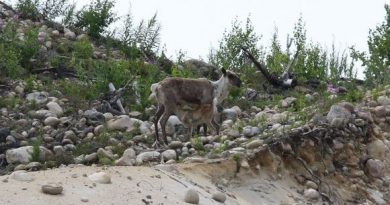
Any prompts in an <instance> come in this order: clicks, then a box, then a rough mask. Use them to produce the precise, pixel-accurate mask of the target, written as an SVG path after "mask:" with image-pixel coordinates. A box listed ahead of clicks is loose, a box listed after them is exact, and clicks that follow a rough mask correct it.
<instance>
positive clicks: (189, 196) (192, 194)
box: [184, 189, 199, 204]
mask: <svg viewBox="0 0 390 205" xmlns="http://www.w3.org/2000/svg"><path fill="white" fill-rule="evenodd" d="M184 202H186V203H189V204H199V194H198V192H197V191H196V190H194V189H189V190H187V192H186V193H185V195H184Z"/></svg>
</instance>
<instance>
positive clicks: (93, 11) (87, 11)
mask: <svg viewBox="0 0 390 205" xmlns="http://www.w3.org/2000/svg"><path fill="white" fill-rule="evenodd" d="M113 8H114V1H113V0H93V1H92V2H91V4H90V5H89V6H88V8H87V7H84V8H83V9H81V11H78V12H77V14H76V22H75V26H76V27H78V28H81V29H83V30H85V31H86V32H87V33H88V35H89V36H90V37H92V38H94V39H99V38H100V37H101V34H102V33H103V31H104V30H105V29H106V28H107V27H108V26H109V25H110V24H112V23H113V22H115V21H116V19H117V18H116V15H115V13H114V12H113V10H112V9H113Z"/></svg>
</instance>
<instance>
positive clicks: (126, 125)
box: [107, 115, 142, 132]
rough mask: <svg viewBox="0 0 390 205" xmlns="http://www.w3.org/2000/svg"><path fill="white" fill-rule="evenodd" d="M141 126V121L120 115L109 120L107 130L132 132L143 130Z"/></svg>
mask: <svg viewBox="0 0 390 205" xmlns="http://www.w3.org/2000/svg"><path fill="white" fill-rule="evenodd" d="M141 124H142V121H141V120H138V119H135V118H130V117H129V116H127V115H120V116H117V117H114V118H113V119H111V120H109V121H108V122H107V128H108V129H109V130H121V131H127V132H131V131H133V130H134V129H135V128H139V129H141Z"/></svg>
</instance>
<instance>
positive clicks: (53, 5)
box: [16, 0, 68, 21]
mask: <svg viewBox="0 0 390 205" xmlns="http://www.w3.org/2000/svg"><path fill="white" fill-rule="evenodd" d="M67 5H68V0H45V1H41V0H18V2H17V5H16V7H17V10H18V11H19V12H20V15H21V17H22V18H24V19H31V20H33V21H38V20H41V19H43V18H44V19H50V20H54V19H55V18H56V17H58V16H60V15H63V14H64V10H66V8H67Z"/></svg>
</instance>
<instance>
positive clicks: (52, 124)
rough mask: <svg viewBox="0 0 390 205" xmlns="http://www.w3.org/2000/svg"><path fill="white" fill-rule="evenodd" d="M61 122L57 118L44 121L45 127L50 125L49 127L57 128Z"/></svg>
mask: <svg viewBox="0 0 390 205" xmlns="http://www.w3.org/2000/svg"><path fill="white" fill-rule="evenodd" d="M60 122H61V121H60V120H59V119H58V118H57V117H48V118H46V119H45V121H43V123H44V124H45V125H48V126H52V127H54V126H57V125H58V124H59V123H60Z"/></svg>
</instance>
